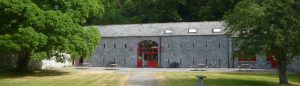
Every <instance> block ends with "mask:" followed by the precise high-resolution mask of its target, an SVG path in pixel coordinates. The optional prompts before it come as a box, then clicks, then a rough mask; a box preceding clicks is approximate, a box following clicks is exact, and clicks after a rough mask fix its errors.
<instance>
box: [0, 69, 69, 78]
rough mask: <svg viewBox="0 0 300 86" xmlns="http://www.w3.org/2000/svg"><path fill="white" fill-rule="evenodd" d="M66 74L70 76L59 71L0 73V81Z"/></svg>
mask: <svg viewBox="0 0 300 86" xmlns="http://www.w3.org/2000/svg"><path fill="white" fill-rule="evenodd" d="M68 74H70V72H66V71H59V70H34V71H30V72H26V73H18V72H15V71H1V72H0V79H5V78H22V77H26V76H31V77H44V76H61V75H68Z"/></svg>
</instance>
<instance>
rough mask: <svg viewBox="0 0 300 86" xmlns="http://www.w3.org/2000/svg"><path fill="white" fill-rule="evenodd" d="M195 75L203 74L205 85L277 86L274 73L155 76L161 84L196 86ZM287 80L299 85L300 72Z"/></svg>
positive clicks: (291, 75)
mask: <svg viewBox="0 0 300 86" xmlns="http://www.w3.org/2000/svg"><path fill="white" fill-rule="evenodd" d="M197 75H205V76H207V78H206V79H205V84H206V85H207V86H277V84H278V78H277V75H276V74H268V73H252V72H251V73H242V72H241V73H219V72H162V73H157V74H155V76H156V77H157V78H158V79H159V81H160V84H161V86H196V84H197V81H198V80H197V78H196V77H195V76H197ZM289 82H290V83H291V84H293V85H291V86H300V74H290V75H289Z"/></svg>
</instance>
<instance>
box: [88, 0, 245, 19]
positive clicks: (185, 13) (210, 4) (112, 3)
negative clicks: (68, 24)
mask: <svg viewBox="0 0 300 86" xmlns="http://www.w3.org/2000/svg"><path fill="white" fill-rule="evenodd" d="M238 1H240V0H103V4H104V7H105V8H104V9H105V12H104V14H103V17H101V18H100V19H94V20H100V22H92V23H93V24H122V23H153V22H155V23H157V22H192V21H219V20H222V19H223V15H224V14H225V13H226V12H228V11H230V10H232V8H233V7H234V5H235V4H236V3H237V2H238Z"/></svg>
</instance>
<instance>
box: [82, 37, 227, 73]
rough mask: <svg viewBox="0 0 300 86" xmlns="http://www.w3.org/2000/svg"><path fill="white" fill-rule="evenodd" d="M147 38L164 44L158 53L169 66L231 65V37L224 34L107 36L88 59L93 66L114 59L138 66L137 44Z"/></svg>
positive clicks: (160, 64) (163, 63)
mask: <svg viewBox="0 0 300 86" xmlns="http://www.w3.org/2000/svg"><path fill="white" fill-rule="evenodd" d="M143 40H152V41H155V42H156V43H158V45H162V47H161V51H159V52H160V53H159V54H160V55H158V56H159V64H158V65H159V66H160V67H169V64H170V63H172V62H178V63H180V66H181V67H190V66H192V65H195V64H207V65H208V66H209V67H215V68H216V67H222V68H223V67H229V56H230V55H229V46H228V45H229V44H228V39H227V37H226V36H223V35H214V36H162V37H159V36H157V37H103V38H102V41H101V43H100V44H99V47H98V48H97V50H96V52H95V53H94V54H93V55H92V57H91V58H90V59H88V60H87V62H89V63H91V64H92V65H93V66H105V65H106V64H107V63H108V62H111V61H112V62H116V63H117V64H120V65H121V66H122V67H136V57H137V48H138V46H137V45H138V43H139V42H141V41H143ZM104 46H105V47H104ZM125 46H127V47H126V48H125Z"/></svg>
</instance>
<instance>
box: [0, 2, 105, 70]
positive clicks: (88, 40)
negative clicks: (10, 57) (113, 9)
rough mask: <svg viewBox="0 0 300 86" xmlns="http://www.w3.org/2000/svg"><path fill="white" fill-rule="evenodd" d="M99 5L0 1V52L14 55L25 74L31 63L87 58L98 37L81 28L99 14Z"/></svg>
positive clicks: (92, 30)
mask: <svg viewBox="0 0 300 86" xmlns="http://www.w3.org/2000/svg"><path fill="white" fill-rule="evenodd" d="M94 2H95V3H94ZM101 6H102V5H101V3H98V2H97V1H95V0H89V1H85V0H67V1H66V0H1V1H0V17H1V20H0V51H5V52H11V53H14V54H15V55H16V56H17V64H16V65H17V66H16V69H17V71H19V72H25V71H27V70H28V64H29V62H30V61H31V60H41V59H45V58H56V60H57V61H64V59H65V57H64V56H63V53H68V54H71V56H72V57H74V58H79V57H89V56H90V55H91V53H92V52H93V51H94V49H95V48H96V46H97V44H98V42H99V41H100V34H99V31H98V30H97V29H96V28H92V27H87V28H84V27H83V26H82V25H85V24H86V20H87V19H88V18H91V17H93V16H98V15H100V14H101V12H102V9H101V8H102V7H101Z"/></svg>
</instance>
